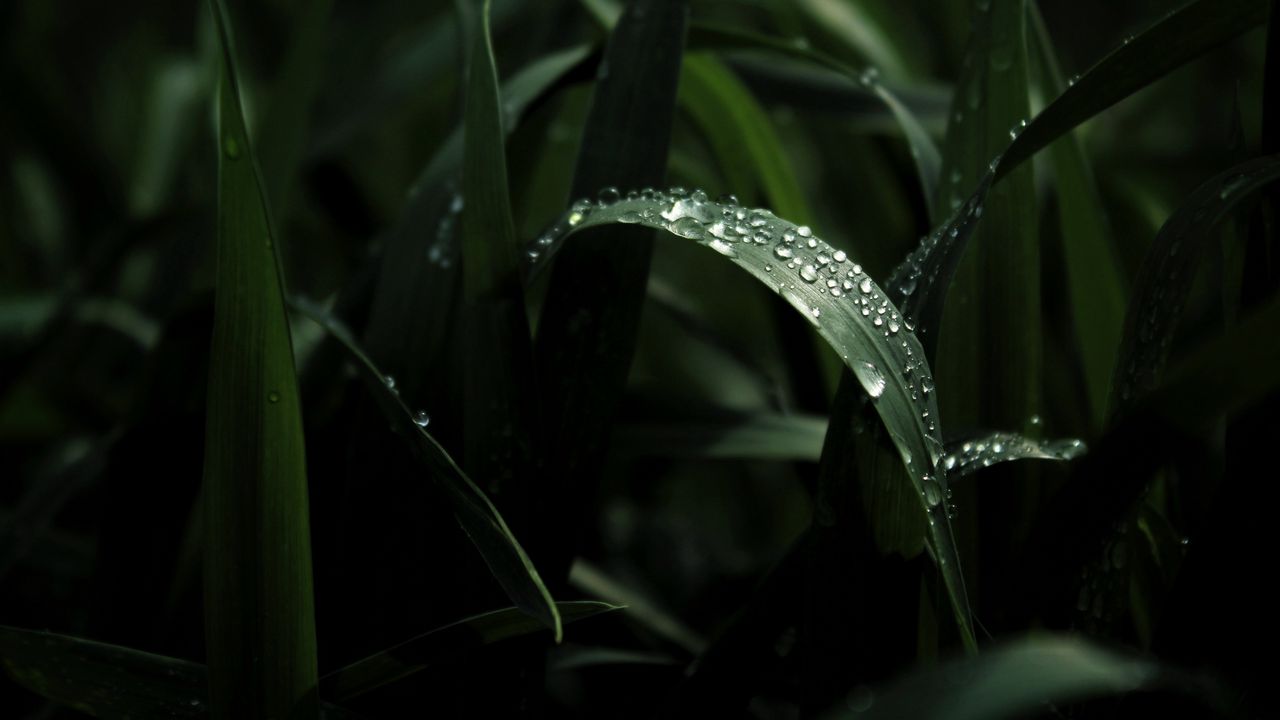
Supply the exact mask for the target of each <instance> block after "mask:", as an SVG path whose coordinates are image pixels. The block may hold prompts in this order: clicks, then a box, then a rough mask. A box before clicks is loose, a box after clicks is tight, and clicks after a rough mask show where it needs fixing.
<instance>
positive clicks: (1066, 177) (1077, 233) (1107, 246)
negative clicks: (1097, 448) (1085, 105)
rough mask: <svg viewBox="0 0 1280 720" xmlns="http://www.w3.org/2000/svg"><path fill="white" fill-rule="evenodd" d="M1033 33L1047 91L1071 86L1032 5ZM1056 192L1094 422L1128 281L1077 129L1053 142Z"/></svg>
mask: <svg viewBox="0 0 1280 720" xmlns="http://www.w3.org/2000/svg"><path fill="white" fill-rule="evenodd" d="M1030 10H1031V28H1030V32H1029V33H1028V37H1029V39H1030V41H1031V42H1030V45H1031V46H1032V47H1033V48H1034V50H1033V51H1032V60H1033V62H1032V66H1033V67H1035V68H1036V69H1037V70H1038V71H1039V80H1040V85H1041V87H1042V88H1043V89H1044V91H1045V92H1046V93H1047V94H1052V95H1060V94H1061V93H1062V92H1063V90H1064V89H1065V88H1066V82H1065V80H1064V79H1063V77H1062V71H1061V70H1060V69H1059V68H1058V59H1057V55H1056V53H1055V52H1054V49H1053V43H1052V40H1051V39H1050V37H1049V31H1048V28H1046V27H1045V24H1044V18H1043V17H1042V16H1041V14H1040V11H1039V9H1038V7H1037V6H1035V5H1031V6H1030ZM1049 158H1050V161H1051V162H1052V163H1053V169H1054V192H1055V193H1056V194H1057V199H1058V218H1059V223H1060V225H1061V228H1062V239H1063V250H1064V255H1065V257H1066V262H1067V264H1066V273H1067V289H1068V291H1069V292H1070V295H1071V307H1072V312H1073V315H1074V317H1075V334H1076V339H1077V342H1078V343H1079V348H1080V358H1081V361H1082V363H1083V365H1084V368H1083V370H1084V380H1085V385H1086V391H1087V392H1088V398H1089V409H1090V411H1091V415H1092V417H1093V419H1094V424H1095V427H1096V426H1100V425H1101V424H1102V422H1103V421H1104V420H1105V419H1106V403H1107V392H1108V388H1109V387H1110V382H1111V368H1112V366H1113V365H1114V363H1115V353H1116V348H1117V347H1119V345H1120V331H1121V324H1122V323H1123V319H1122V318H1123V317H1124V301H1125V283H1124V280H1123V279H1122V278H1121V277H1120V267H1121V266H1120V263H1119V259H1118V258H1117V257H1116V252H1115V245H1114V244H1113V241H1112V237H1111V230H1110V227H1109V226H1108V223H1107V217H1106V214H1105V211H1104V210H1103V207H1102V198H1101V197H1100V196H1099V194H1098V188H1097V184H1096V183H1095V181H1094V177H1093V172H1092V171H1091V170H1090V168H1089V165H1088V163H1087V161H1086V159H1085V155H1084V149H1083V147H1082V146H1081V143H1080V138H1079V137H1078V136H1076V135H1074V134H1073V133H1066V134H1065V136H1064V137H1062V138H1061V139H1059V140H1057V141H1055V142H1054V143H1053V144H1052V145H1050V146H1049Z"/></svg>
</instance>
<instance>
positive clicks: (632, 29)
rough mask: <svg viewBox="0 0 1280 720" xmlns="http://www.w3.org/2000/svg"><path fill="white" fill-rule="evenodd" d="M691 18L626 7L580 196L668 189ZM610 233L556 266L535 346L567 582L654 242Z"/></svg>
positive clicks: (598, 100)
mask: <svg viewBox="0 0 1280 720" xmlns="http://www.w3.org/2000/svg"><path fill="white" fill-rule="evenodd" d="M688 12H689V9H688V6H687V4H686V2H684V0H636V2H632V3H630V4H628V5H627V7H626V10H625V11H624V12H623V14H622V16H621V17H620V18H619V20H618V24H617V26H616V27H615V28H614V30H613V32H612V34H611V35H610V39H609V45H608V48H607V49H606V51H605V56H604V59H603V60H602V62H601V66H600V67H601V71H600V73H599V75H598V79H597V83H596V87H595V92H594V94H593V96H592V100H591V109H590V111H589V112H588V115H587V120H586V124H585V126H584V128H583V137H582V145H581V149H580V150H579V155H578V161H577V166H576V168H575V170H574V179H573V185H572V188H573V190H572V191H573V193H574V194H575V195H586V194H588V193H591V194H594V193H595V192H597V191H598V190H600V189H602V188H605V187H610V186H612V187H616V188H624V189H629V188H640V187H643V186H646V185H659V184H661V183H662V181H663V178H664V177H665V175H666V165H667V150H668V146H669V144H670V139H671V123H672V118H673V117H674V114H675V98H676V84H677V80H678V77H679V71H680V63H681V58H682V55H683V51H684V39H685V28H686V25H687V22H688ZM610 232H611V233H612V234H613V236H614V237H613V240H615V241H614V242H609V243H602V242H598V241H597V242H582V243H577V244H576V245H575V246H574V247H572V248H570V250H569V252H567V253H565V254H564V255H563V256H562V257H560V258H559V259H558V260H557V262H556V264H555V270H554V272H553V274H552V276H551V278H550V282H549V285H548V287H547V294H546V300H545V302H544V304H543V308H542V316H541V320H540V322H539V325H538V336H537V339H536V343H535V358H536V361H537V373H538V378H539V382H540V387H541V389H542V397H543V398H544V401H545V402H546V405H545V407H544V413H543V417H544V420H543V422H542V426H543V427H544V432H545V434H544V436H543V439H544V441H545V445H544V447H545V448H547V450H546V452H545V453H544V455H545V457H544V458H542V461H543V467H545V468H546V472H547V475H546V477H547V478H548V479H549V483H548V487H547V490H546V492H545V493H543V497H542V499H541V500H539V501H538V503H537V505H536V506H535V508H534V511H533V512H534V514H535V515H537V516H538V517H540V518H543V519H544V521H545V522H546V523H547V525H546V526H547V527H553V528H563V532H560V533H559V534H558V536H557V537H554V538H549V539H548V540H547V542H548V545H549V548H548V550H547V557H548V558H549V560H550V561H551V562H553V563H554V566H553V567H551V569H550V570H549V572H551V573H552V577H554V578H556V579H557V580H561V579H563V578H566V577H567V576H568V572H569V568H570V565H571V563H572V560H573V556H574V554H575V552H576V550H575V549H574V546H575V545H576V542H577V533H576V530H575V528H576V526H577V524H578V523H579V522H580V519H581V518H582V517H583V515H584V513H583V512H580V511H579V510H580V509H581V508H582V506H583V505H584V503H585V502H586V498H588V497H590V496H591V495H592V494H593V493H592V492H591V491H587V490H586V488H589V487H592V486H593V485H594V483H595V479H596V478H595V475H596V472H597V469H598V465H599V463H600V462H601V459H602V457H603V453H604V447H605V444H606V443H607V441H608V436H609V430H610V423H611V420H612V416H613V412H614V408H615V407H616V405H617V402H618V399H619V398H620V396H621V394H622V389H623V386H624V384H625V382H626V377H627V373H628V370H629V368H630V365H631V359H632V355H633V353H634V350H635V343H636V335H637V330H638V326H639V320H640V307H641V304H642V302H643V300H644V292H645V285H646V282H647V279H648V275H649V259H650V255H651V253H652V249H651V248H652V233H650V232H647V231H642V230H639V229H620V230H613V231H610ZM624 238H625V239H626V242H618V240H622V239H624Z"/></svg>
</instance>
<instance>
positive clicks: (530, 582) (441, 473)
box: [292, 300, 562, 642]
mask: <svg viewBox="0 0 1280 720" xmlns="http://www.w3.org/2000/svg"><path fill="white" fill-rule="evenodd" d="M292 305H293V307H294V308H296V309H297V310H298V311H299V312H301V313H302V314H303V315H305V316H306V317H308V318H309V319H311V320H312V321H313V322H315V323H317V324H319V325H320V326H321V327H323V328H324V329H325V330H326V331H328V333H329V335H330V336H331V337H333V339H335V340H337V341H338V343H339V344H340V345H341V346H342V347H343V348H344V349H345V350H346V351H347V352H348V353H349V354H350V355H351V358H352V360H353V361H355V365H356V367H357V368H358V370H359V372H360V373H361V375H362V376H363V378H364V380H365V384H366V385H367V386H368V387H369V390H370V392H371V393H372V394H373V397H374V400H375V401H376V402H377V404H378V407H379V409H381V410H382V413H383V415H384V416H386V418H387V421H388V422H389V423H390V424H391V429H392V431H394V432H395V433H396V434H397V435H399V436H400V437H402V438H404V439H405V441H406V442H407V443H408V444H409V449H410V451H411V452H412V453H413V456H414V458H415V459H416V460H417V461H418V462H419V463H421V464H422V465H423V466H424V468H425V469H426V470H427V472H428V473H429V474H430V475H431V477H432V479H434V480H436V481H437V482H438V483H439V485H440V487H441V489H442V490H443V491H444V492H445V495H446V497H448V499H449V502H450V504H451V505H452V507H453V513H454V516H455V517H457V519H458V524H459V525H461V526H462V529H463V531H465V532H466V533H467V537H468V538H470V539H471V542H472V543H473V544H474V545H475V546H476V550H478V551H479V552H480V556H481V557H482V558H484V561H485V563H487V564H488V566H489V570H490V571H491V572H492V573H493V577H494V579H496V580H497V581H498V583H499V584H500V585H502V589H503V590H504V591H505V592H506V593H507V597H509V598H511V601H512V602H513V603H515V605H516V607H518V608H520V609H521V610H523V611H524V612H526V613H528V614H529V615H530V616H531V617H535V618H537V619H539V620H540V621H542V622H543V623H544V624H545V625H546V626H547V627H548V628H551V629H552V630H553V631H554V633H555V639H556V642H559V641H560V639H561V637H562V633H561V621H560V614H559V612H558V610H557V609H556V603H555V601H554V600H553V599H552V598H551V593H550V591H548V590H547V587H546V585H544V584H543V582H542V578H541V577H539V575H538V571H537V569H536V568H534V566H533V562H532V561H530V560H529V556H528V555H527V554H526V553H525V551H524V548H523V547H521V546H520V542H519V541H518V540H516V537H515V535H514V534H513V533H512V532H511V529H510V528H509V527H508V526H507V523H506V521H505V520H503V518H502V515H501V514H499V512H498V509H497V508H495V507H494V506H493V503H492V502H490V501H489V498H488V497H487V496H486V495H485V494H484V491H482V490H481V489H480V488H479V487H477V486H476V484H475V483H474V482H472V481H471V478H469V477H467V475H466V473H464V472H463V471H462V469H461V468H460V467H458V464H457V463H456V462H454V460H453V458H451V457H450V456H449V453H447V452H446V451H445V449H444V448H443V447H441V445H440V443H438V442H436V440H435V438H433V437H431V435H430V434H429V433H428V432H427V431H426V429H425V425H426V423H427V422H429V418H427V417H426V416H425V415H424V414H421V413H420V412H417V413H415V412H414V411H412V410H410V409H409V407H408V406H407V405H405V404H404V400H402V399H401V397H400V393H399V391H398V390H397V389H396V384H395V382H394V381H393V380H392V379H391V378H390V377H389V376H387V375H384V374H382V372H381V371H379V370H378V368H377V367H376V366H374V364H373V361H372V360H370V359H369V357H368V356H367V355H365V354H364V352H363V351H362V350H361V349H360V347H359V345H358V344H357V343H356V341H355V338H354V337H353V336H352V335H351V332H350V331H349V330H347V328H345V327H343V326H342V325H340V324H339V323H338V321H337V320H335V319H333V318H332V317H331V316H329V315H328V314H326V313H325V312H324V311H323V310H321V309H319V308H317V307H315V306H314V305H311V304H310V303H307V302H305V301H301V300H294V301H293V303H292Z"/></svg>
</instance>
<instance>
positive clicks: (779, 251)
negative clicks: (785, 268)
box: [773, 245, 795, 260]
mask: <svg viewBox="0 0 1280 720" xmlns="http://www.w3.org/2000/svg"><path fill="white" fill-rule="evenodd" d="M773 254H774V255H776V256H778V257H779V258H781V259H783V260H786V259H787V258H789V257H791V256H792V255H794V254H795V253H793V252H792V251H791V248H790V246H787V245H778V246H777V247H775V248H774V249H773Z"/></svg>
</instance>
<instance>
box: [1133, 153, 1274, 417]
mask: <svg viewBox="0 0 1280 720" xmlns="http://www.w3.org/2000/svg"><path fill="white" fill-rule="evenodd" d="M1278 178H1280V155H1272V156H1269V157H1265V158H1258V159H1256V160H1250V161H1248V162H1245V163H1241V164H1240V165H1236V166H1235V167H1233V168H1230V169H1228V170H1226V171H1223V172H1221V173H1219V174H1218V175H1216V176H1214V177H1213V178H1212V179H1210V180H1208V181H1207V182H1205V183H1203V184H1202V185H1200V187H1198V188H1196V189H1195V191H1193V192H1192V193H1191V195H1190V197H1188V198H1187V200H1186V201H1185V202H1183V204H1182V205H1180V206H1179V207H1178V210H1177V211H1176V212H1175V213H1174V214H1173V215H1172V216H1171V217H1170V218H1169V219H1168V220H1167V221H1165V224H1164V226H1162V227H1161V228H1160V232H1159V234H1157V235H1156V239H1155V241H1154V242H1152V243H1151V247H1150V248H1148V250H1147V255H1146V258H1145V259H1144V260H1143V261H1142V266H1141V267H1140V268H1139V271H1138V277H1137V278H1136V279H1135V280H1134V288H1133V296H1132V299H1131V300H1130V302H1129V312H1128V313H1127V314H1126V316H1125V323H1124V337H1123V340H1122V342H1121V345H1120V350H1119V353H1118V357H1117V359H1116V366H1115V374H1114V379H1113V381H1112V396H1111V414H1112V415H1113V416H1114V415H1115V414H1116V413H1119V412H1123V411H1124V410H1125V408H1126V407H1127V406H1128V405H1130V404H1131V402H1132V401H1133V400H1134V398H1136V397H1139V396H1141V395H1143V394H1145V393H1147V392H1149V391H1150V390H1151V389H1152V388H1153V387H1155V385H1156V384H1157V382H1158V380H1159V376H1160V372H1161V371H1162V370H1163V369H1164V365H1165V361H1166V360H1167V359H1168V356H1169V348H1170V344H1171V341H1172V339H1173V335H1174V332H1175V331H1176V330H1177V327H1178V321H1179V320H1180V319H1181V316H1182V309H1183V305H1184V303H1185V301H1186V299H1187V297H1188V295H1189V294H1190V291H1191V284H1192V281H1193V280H1194V279H1195V276H1196V270H1197V268H1198V267H1199V266H1200V264H1201V258H1202V257H1203V255H1204V251H1205V250H1206V249H1207V248H1208V246H1209V244H1210V243H1211V242H1214V241H1216V240H1218V239H1219V234H1217V233H1215V232H1214V228H1215V227H1216V226H1217V225H1218V224H1219V223H1220V222H1222V220H1223V219H1224V218H1226V217H1227V216H1228V215H1230V213H1231V211H1232V210H1233V209H1234V208H1235V207H1236V206H1237V205H1238V204H1239V203H1240V202H1242V201H1244V200H1245V199H1247V198H1249V197H1251V196H1252V195H1253V194H1254V193H1255V192H1257V191H1258V190H1260V189H1261V188H1263V187H1265V186H1266V185H1268V184H1269V183H1272V182H1274V181H1275V180H1276V179H1278ZM1199 414H1202V412H1201V413H1197V415H1199Z"/></svg>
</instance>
